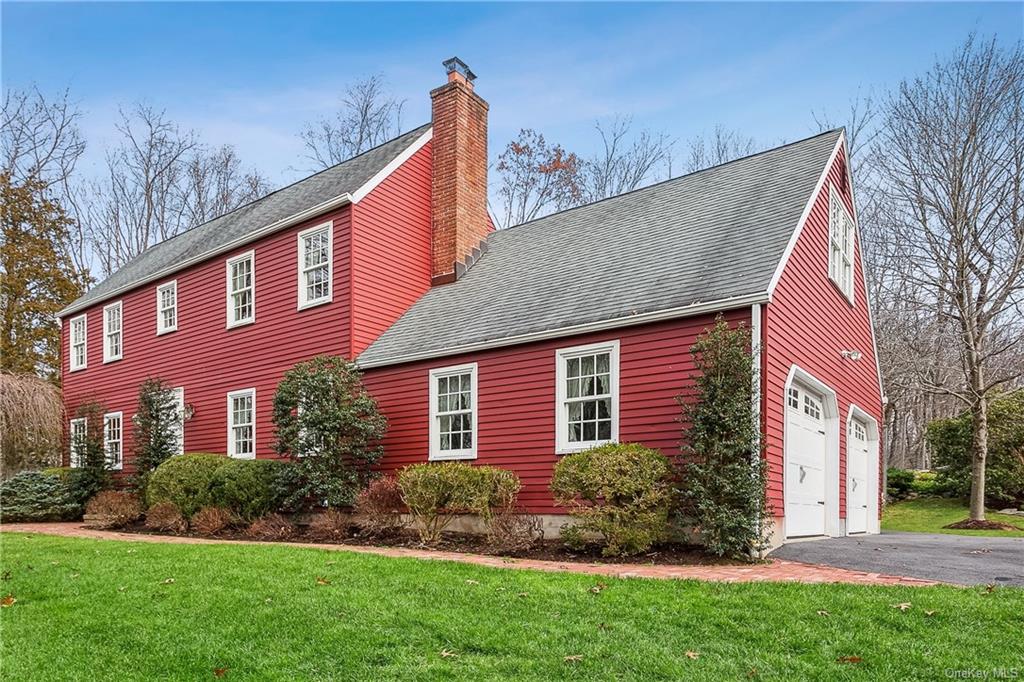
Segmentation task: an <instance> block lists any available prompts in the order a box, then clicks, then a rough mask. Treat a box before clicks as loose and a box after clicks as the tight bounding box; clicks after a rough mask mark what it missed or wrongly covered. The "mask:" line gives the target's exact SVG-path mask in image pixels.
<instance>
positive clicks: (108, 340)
mask: <svg viewBox="0 0 1024 682" xmlns="http://www.w3.org/2000/svg"><path fill="white" fill-rule="evenodd" d="M121 322H122V320H121V301H118V302H117V303H111V304H110V305H108V306H104V308H103V362H112V361H114V360H120V359H121V351H122V350H123V348H122V339H121Z"/></svg>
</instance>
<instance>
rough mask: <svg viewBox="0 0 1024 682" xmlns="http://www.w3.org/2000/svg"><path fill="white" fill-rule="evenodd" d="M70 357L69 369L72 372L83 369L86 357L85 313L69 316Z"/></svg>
mask: <svg viewBox="0 0 1024 682" xmlns="http://www.w3.org/2000/svg"><path fill="white" fill-rule="evenodd" d="M70 324H71V359H70V369H71V371H72V372H74V371H76V370H79V369H85V367H86V361H87V358H88V354H87V350H88V348H87V344H86V335H87V333H88V319H87V318H86V316H85V315H79V316H78V317H73V318H71V322H70Z"/></svg>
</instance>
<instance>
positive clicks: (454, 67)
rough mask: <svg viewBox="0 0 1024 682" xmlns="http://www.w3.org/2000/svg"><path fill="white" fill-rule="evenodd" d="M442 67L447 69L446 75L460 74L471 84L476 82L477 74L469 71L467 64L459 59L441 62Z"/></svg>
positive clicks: (454, 58)
mask: <svg viewBox="0 0 1024 682" xmlns="http://www.w3.org/2000/svg"><path fill="white" fill-rule="evenodd" d="M441 65H442V66H444V68H445V73H449V74H450V73H453V72H455V73H459V74H461V75H462V77H463V78H465V79H466V80H467V81H469V82H471V83H472V82H473V81H475V80H476V74H475V73H473V72H472V71H470V70H469V66H468V65H467V64H466V62H464V61H462V60H461V59H459V58H458V57H452V58H451V59H446V60H444V61H443V62H441Z"/></svg>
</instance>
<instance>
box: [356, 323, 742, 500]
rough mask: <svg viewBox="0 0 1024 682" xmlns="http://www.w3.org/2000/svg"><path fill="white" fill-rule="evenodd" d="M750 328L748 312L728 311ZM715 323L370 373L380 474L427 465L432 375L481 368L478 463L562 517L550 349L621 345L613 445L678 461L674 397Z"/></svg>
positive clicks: (638, 330) (613, 333) (686, 386)
mask: <svg viewBox="0 0 1024 682" xmlns="http://www.w3.org/2000/svg"><path fill="white" fill-rule="evenodd" d="M725 315H726V319H728V320H729V322H730V323H731V324H737V323H739V322H741V321H742V322H745V323H747V324H749V322H750V312H749V309H743V310H736V311H731V312H727V313H725ZM713 323H714V316H711V315H703V316H700V317H693V318H688V319H682V320H673V321H669V322H662V323H658V324H652V325H644V326H637V327H625V328H622V329H617V330H610V331H606V332H600V333H594V334H587V335H581V336H573V337H566V338H562V339H555V340H551V341H543V342H537V343H531V344H527V345H522V346H512V347H508V348H497V349H494V350H489V351H483V352H479V353H471V354H464V355H458V356H451V357H446V358H438V359H436V360H429V361H423V362H416V363H410V364H405V365H397V366H393V367H382V368H377V369H370V370H368V371H367V372H366V375H365V382H366V384H367V386H368V387H369V389H370V391H371V393H373V395H374V396H375V397H376V399H377V401H378V403H379V405H380V408H381V410H382V411H383V412H384V414H386V415H387V417H388V433H387V436H386V437H385V439H384V452H385V454H384V459H383V461H382V463H381V467H382V468H383V469H384V470H394V469H397V468H399V467H402V466H405V465H408V464H412V463H415V462H425V461H427V453H428V419H429V405H428V399H427V398H428V391H429V382H428V374H429V371H430V370H431V369H433V368H437V367H446V366H449V365H459V364H463V363H467V362H476V363H478V369H477V384H478V393H479V411H478V427H477V429H478V434H477V460H476V462H475V463H476V464H489V465H493V466H500V467H503V468H507V469H511V470H512V471H514V472H516V473H517V474H518V475H519V476H520V478H521V479H522V481H523V490H522V492H521V494H520V499H521V501H522V502H523V503H524V505H525V506H526V507H527V508H528V509H529V511H531V512H533V513H559V512H564V509H561V508H557V507H555V506H554V503H553V501H552V499H551V495H550V493H549V491H548V484H549V482H550V480H551V472H552V468H553V467H554V465H555V462H556V461H557V456H556V455H555V351H556V350H557V349H559V348H567V347H570V346H579V345H583V344H588V343H596V342H599V341H607V340H610V339H619V341H620V348H619V354H620V357H619V439H620V440H621V441H624V442H639V443H643V444H644V445H647V446H649V447H652V448H658V449H660V450H662V451H663V452H664V453H665V454H666V455H669V456H673V455H676V454H678V452H679V447H680V437H681V429H682V425H681V423H680V406H679V404H678V402H677V397H678V396H680V395H686V394H688V393H690V392H691V390H692V388H691V387H692V372H693V361H692V358H691V356H690V347H691V346H692V345H693V343H694V341H695V340H696V337H697V335H698V334H700V333H701V332H702V331H703V330H704V329H705V328H707V327H708V326H710V325H712V324H713Z"/></svg>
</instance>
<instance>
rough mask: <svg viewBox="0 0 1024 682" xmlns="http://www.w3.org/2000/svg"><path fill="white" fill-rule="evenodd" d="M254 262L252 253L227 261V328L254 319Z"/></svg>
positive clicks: (247, 322)
mask: <svg viewBox="0 0 1024 682" xmlns="http://www.w3.org/2000/svg"><path fill="white" fill-rule="evenodd" d="M255 262H256V260H255V254H254V253H253V252H252V251H250V252H249V253H244V254H242V255H241V256H236V257H235V258H231V259H230V260H228V265H227V276H228V327H234V326H237V325H240V324H249V323H250V322H253V321H255V319H256V272H255V270H256V268H255Z"/></svg>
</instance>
